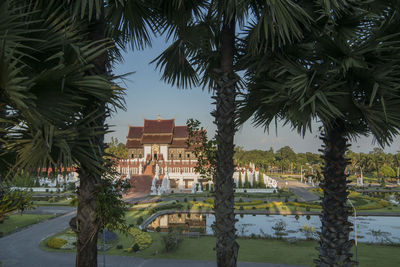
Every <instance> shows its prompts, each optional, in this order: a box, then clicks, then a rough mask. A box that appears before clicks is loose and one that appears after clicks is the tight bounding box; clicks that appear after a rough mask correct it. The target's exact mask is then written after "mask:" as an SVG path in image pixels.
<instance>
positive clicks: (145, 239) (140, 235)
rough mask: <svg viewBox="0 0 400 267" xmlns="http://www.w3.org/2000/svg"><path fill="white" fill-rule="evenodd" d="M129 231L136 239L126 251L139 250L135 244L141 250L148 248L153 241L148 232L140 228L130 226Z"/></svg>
mask: <svg viewBox="0 0 400 267" xmlns="http://www.w3.org/2000/svg"><path fill="white" fill-rule="evenodd" d="M128 233H129V234H130V235H131V236H132V237H133V239H134V241H133V244H132V246H131V247H130V248H127V249H125V251H126V252H132V251H135V252H136V251H138V250H135V248H134V247H135V245H137V246H138V247H139V250H143V249H145V248H148V247H149V246H150V245H151V242H152V241H153V240H152V239H151V236H150V235H149V234H148V233H147V232H143V231H140V230H139V229H138V228H129V230H128Z"/></svg>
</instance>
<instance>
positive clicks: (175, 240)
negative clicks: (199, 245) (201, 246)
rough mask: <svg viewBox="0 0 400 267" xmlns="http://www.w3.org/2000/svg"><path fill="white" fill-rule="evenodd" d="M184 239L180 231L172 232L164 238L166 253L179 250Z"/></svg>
mask: <svg viewBox="0 0 400 267" xmlns="http://www.w3.org/2000/svg"><path fill="white" fill-rule="evenodd" d="M181 241H182V238H180V233H179V231H178V230H175V231H170V232H169V233H168V234H167V235H165V236H163V243H164V248H165V251H166V252H171V251H175V250H176V249H178V247H179V244H180V243H181Z"/></svg>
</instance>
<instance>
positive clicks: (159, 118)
mask: <svg viewBox="0 0 400 267" xmlns="http://www.w3.org/2000/svg"><path fill="white" fill-rule="evenodd" d="M157 119H158V121H161V116H160V113H158V118H157Z"/></svg>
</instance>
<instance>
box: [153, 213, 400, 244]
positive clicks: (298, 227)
mask: <svg viewBox="0 0 400 267" xmlns="http://www.w3.org/2000/svg"><path fill="white" fill-rule="evenodd" d="M236 219H237V220H238V222H237V223H236V229H237V234H238V235H239V236H251V235H259V236H262V237H275V236H280V237H283V238H298V239H306V238H318V235H317V233H316V232H317V231H319V230H320V227H321V222H320V219H319V216H317V215H312V216H310V215H307V216H306V215H255V216H254V215H249V214H246V215H236ZM349 221H350V222H352V223H353V224H354V218H353V217H349ZM213 223H214V215H213V214H193V213H192V214H187V213H175V214H167V215H161V216H158V217H157V218H156V219H155V220H154V221H153V222H152V223H150V224H149V225H148V227H147V229H148V230H152V231H154V230H156V229H157V227H159V230H160V231H168V230H169V229H170V228H176V227H180V229H182V231H183V232H184V233H185V232H200V233H203V234H208V235H212V234H213V230H212V228H211V225H212V224H213ZM353 228H354V226H353ZM350 237H351V238H353V239H354V230H353V231H352V232H351V235H350ZM357 239H358V241H359V242H372V243H400V217H389V216H359V217H357Z"/></svg>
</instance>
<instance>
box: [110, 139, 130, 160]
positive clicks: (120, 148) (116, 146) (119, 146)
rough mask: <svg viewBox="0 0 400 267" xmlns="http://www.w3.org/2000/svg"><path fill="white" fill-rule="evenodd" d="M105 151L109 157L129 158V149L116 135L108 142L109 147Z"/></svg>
mask: <svg viewBox="0 0 400 267" xmlns="http://www.w3.org/2000/svg"><path fill="white" fill-rule="evenodd" d="M104 152H105V154H106V157H108V158H117V159H127V158H128V157H129V156H128V149H127V148H126V147H125V145H124V144H123V143H120V142H118V139H117V138H114V137H111V142H110V143H107V148H106V149H105V150H104Z"/></svg>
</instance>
